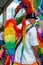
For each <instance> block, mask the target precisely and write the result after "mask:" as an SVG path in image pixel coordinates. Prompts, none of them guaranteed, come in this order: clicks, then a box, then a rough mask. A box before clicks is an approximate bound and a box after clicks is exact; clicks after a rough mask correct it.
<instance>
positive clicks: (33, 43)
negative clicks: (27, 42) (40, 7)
mask: <svg viewBox="0 0 43 65" xmlns="http://www.w3.org/2000/svg"><path fill="white" fill-rule="evenodd" d="M38 45H39V44H38V40H37V31H36V28H35V27H33V28H32V29H31V46H32V49H33V52H34V55H35V57H36V62H37V63H38V64H39V65H41V61H40V58H39V55H38Z"/></svg>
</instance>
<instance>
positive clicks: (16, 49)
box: [4, 19, 38, 65]
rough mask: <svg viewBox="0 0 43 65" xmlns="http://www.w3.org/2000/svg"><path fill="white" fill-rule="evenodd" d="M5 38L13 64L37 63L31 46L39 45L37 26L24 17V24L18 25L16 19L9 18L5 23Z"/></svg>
mask: <svg viewBox="0 0 43 65" xmlns="http://www.w3.org/2000/svg"><path fill="white" fill-rule="evenodd" d="M12 23H13V24H12ZM19 27H20V28H19ZM6 31H7V32H6ZM5 32H6V33H5ZM15 32H16V33H15ZM18 33H19V34H18ZM33 35H34V36H33ZM4 39H5V44H6V48H7V51H8V54H9V57H10V60H11V62H13V63H14V64H13V65H16V64H15V63H20V64H23V65H25V64H26V65H27V64H34V63H35V64H36V65H37V63H36V58H35V56H34V52H33V50H32V48H31V46H37V45H38V42H37V34H36V28H35V27H33V26H32V25H31V24H30V23H29V22H28V21H26V20H25V19H23V21H22V24H20V25H18V26H17V25H16V22H15V20H13V19H9V20H8V21H7V22H6V24H5V29H4ZM12 57H13V58H12ZM20 64H19V65H20ZM5 65H6V64H5Z"/></svg>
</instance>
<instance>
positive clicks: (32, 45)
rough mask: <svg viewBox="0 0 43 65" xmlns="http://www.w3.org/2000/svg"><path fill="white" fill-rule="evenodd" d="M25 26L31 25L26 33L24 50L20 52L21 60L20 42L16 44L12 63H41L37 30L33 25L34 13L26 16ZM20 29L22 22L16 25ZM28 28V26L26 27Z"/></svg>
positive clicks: (20, 64)
mask: <svg viewBox="0 0 43 65" xmlns="http://www.w3.org/2000/svg"><path fill="white" fill-rule="evenodd" d="M26 19H27V20H26V26H28V25H29V24H32V27H31V28H30V29H29V30H28V32H27V33H26V41H25V42H26V43H25V44H24V51H23V54H22V62H21V52H22V42H20V45H19V46H18V48H17V50H16V52H15V59H14V64H13V65H41V62H40V59H39V56H38V45H39V44H38V41H37V31H36V28H35V27H34V26H33V23H34V21H35V19H37V18H36V16H35V14H34V13H32V14H30V15H27V16H26ZM18 27H19V29H21V27H22V24H19V25H18ZM27 28H28V27H27Z"/></svg>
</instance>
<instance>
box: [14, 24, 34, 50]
mask: <svg viewBox="0 0 43 65" xmlns="http://www.w3.org/2000/svg"><path fill="white" fill-rule="evenodd" d="M32 27H33V25H31V24H29V25H27V27H26V33H27V32H28V31H29V30H30V29H31V28H32ZM22 39H23V38H22V37H20V38H19V39H18V40H17V46H16V48H15V50H16V49H17V47H18V46H19V45H20V43H21V42H22Z"/></svg>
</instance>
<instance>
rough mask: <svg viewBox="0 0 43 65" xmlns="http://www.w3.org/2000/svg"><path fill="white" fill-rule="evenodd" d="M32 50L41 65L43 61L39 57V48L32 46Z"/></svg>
mask: <svg viewBox="0 0 43 65" xmlns="http://www.w3.org/2000/svg"><path fill="white" fill-rule="evenodd" d="M32 49H33V51H34V54H35V57H36V62H37V63H38V64H39V65H41V60H40V58H39V55H38V46H32Z"/></svg>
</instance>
